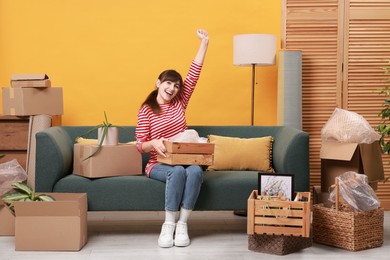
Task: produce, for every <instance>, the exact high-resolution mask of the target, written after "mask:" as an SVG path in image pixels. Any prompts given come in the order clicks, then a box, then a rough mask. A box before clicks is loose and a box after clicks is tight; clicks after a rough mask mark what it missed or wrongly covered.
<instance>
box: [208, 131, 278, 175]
mask: <svg viewBox="0 0 390 260" xmlns="http://www.w3.org/2000/svg"><path fill="white" fill-rule="evenodd" d="M208 138H209V142H211V143H214V144H215V148H214V163H213V165H211V166H209V167H208V170H253V171H265V172H274V169H273V168H272V144H273V137H272V136H265V137H259V138H238V137H228V136H218V135H209V136H208Z"/></svg>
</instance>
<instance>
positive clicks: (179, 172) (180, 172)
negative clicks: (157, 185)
mask: <svg viewBox="0 0 390 260" xmlns="http://www.w3.org/2000/svg"><path fill="white" fill-rule="evenodd" d="M185 174H186V170H185V169H184V167H183V166H181V165H177V166H174V167H172V168H171V170H170V171H169V172H168V177H169V178H185V177H186V176H185Z"/></svg>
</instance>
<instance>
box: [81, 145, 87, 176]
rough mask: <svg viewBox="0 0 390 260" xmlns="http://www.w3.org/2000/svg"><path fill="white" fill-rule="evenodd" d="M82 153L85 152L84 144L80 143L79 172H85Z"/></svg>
mask: <svg viewBox="0 0 390 260" xmlns="http://www.w3.org/2000/svg"><path fill="white" fill-rule="evenodd" d="M84 153H85V149H84V145H81V146H80V174H84V172H85V169H84V168H85V167H86V165H87V164H86V163H85V162H84V161H83V160H84V158H85V157H84Z"/></svg>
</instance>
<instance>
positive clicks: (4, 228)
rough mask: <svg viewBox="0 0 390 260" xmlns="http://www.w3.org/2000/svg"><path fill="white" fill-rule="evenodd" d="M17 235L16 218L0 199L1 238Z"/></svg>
mask: <svg viewBox="0 0 390 260" xmlns="http://www.w3.org/2000/svg"><path fill="white" fill-rule="evenodd" d="M14 235H15V216H14V214H13V213H12V212H11V210H9V209H8V207H7V206H6V205H5V204H4V202H3V201H2V200H1V198H0V236H14Z"/></svg>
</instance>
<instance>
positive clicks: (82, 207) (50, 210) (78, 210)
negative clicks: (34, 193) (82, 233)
mask: <svg viewBox="0 0 390 260" xmlns="http://www.w3.org/2000/svg"><path fill="white" fill-rule="evenodd" d="M45 194H48V195H51V196H53V197H54V198H55V199H56V201H17V202H15V203H14V205H15V215H16V217H20V216H81V215H82V214H85V213H86V211H87V195H86V193H45Z"/></svg>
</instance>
